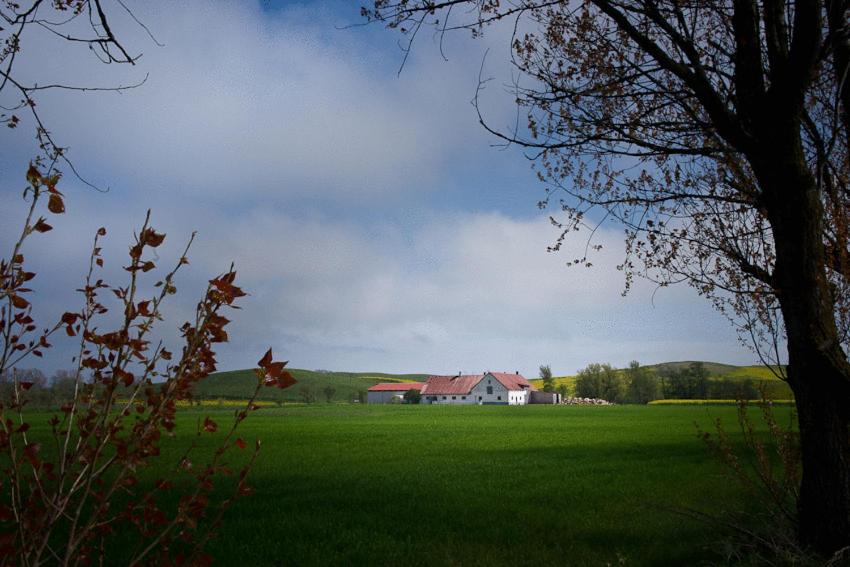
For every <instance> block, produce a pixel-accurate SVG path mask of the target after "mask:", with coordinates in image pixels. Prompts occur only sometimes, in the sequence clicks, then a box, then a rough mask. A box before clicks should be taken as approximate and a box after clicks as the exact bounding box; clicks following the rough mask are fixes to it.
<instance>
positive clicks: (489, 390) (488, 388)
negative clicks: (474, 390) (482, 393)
mask: <svg viewBox="0 0 850 567" xmlns="http://www.w3.org/2000/svg"><path fill="white" fill-rule="evenodd" d="M487 393H488V394H492V393H493V386H487Z"/></svg>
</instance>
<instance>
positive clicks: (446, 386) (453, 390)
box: [422, 374, 484, 395]
mask: <svg viewBox="0 0 850 567" xmlns="http://www.w3.org/2000/svg"><path fill="white" fill-rule="evenodd" d="M482 378H484V375H483V374H467V375H464V376H428V380H427V381H426V382H425V388H423V389H422V393H423V394H431V395H435V394H441V395H447V394H468V393H469V392H471V391H472V389H473V388H474V387H475V385H476V384H478V382H480V381H481V379H482Z"/></svg>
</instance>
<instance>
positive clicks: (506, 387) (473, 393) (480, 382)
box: [420, 372, 535, 406]
mask: <svg viewBox="0 0 850 567" xmlns="http://www.w3.org/2000/svg"><path fill="white" fill-rule="evenodd" d="M533 391H535V389H534V386H532V385H531V384H530V383H529V382H528V380H526V379H525V377H524V376H523V375H522V374H520V373H519V372H516V373H515V374H509V373H506V372H485V373H484V374H466V375H463V374H458V375H457V376H429V377H428V380H426V381H425V387H424V388H422V401H421V402H420V403H423V404H458V405H459V404H478V405H511V406H523V405H525V404H527V403H529V394H530V393H531V392H533Z"/></svg>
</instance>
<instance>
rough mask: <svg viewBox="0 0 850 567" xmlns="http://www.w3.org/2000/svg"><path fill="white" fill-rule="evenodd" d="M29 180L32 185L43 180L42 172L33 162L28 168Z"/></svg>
mask: <svg viewBox="0 0 850 567" xmlns="http://www.w3.org/2000/svg"><path fill="white" fill-rule="evenodd" d="M27 181H29V183H30V185H37V184H38V183H40V182H41V173H40V172H39V171H38V169H37V168H36V167H35V166H34V165H33V164H30V168H29V169H28V170H27Z"/></svg>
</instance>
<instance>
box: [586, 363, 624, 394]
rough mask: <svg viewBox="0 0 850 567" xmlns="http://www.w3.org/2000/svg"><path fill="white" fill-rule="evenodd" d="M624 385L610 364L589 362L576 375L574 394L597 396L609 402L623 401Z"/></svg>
mask: <svg viewBox="0 0 850 567" xmlns="http://www.w3.org/2000/svg"><path fill="white" fill-rule="evenodd" d="M624 393H625V385H624V384H623V380H622V378H621V377H620V374H619V373H618V372H617V370H616V369H615V368H614V367H612V366H611V365H610V364H608V363H605V364H599V363H595V362H594V363H591V364H588V365H587V367H585V368H583V369H582V370H579V372H578V375H577V376H576V396H578V397H580V398H599V399H603V400H607V401H609V402H614V403H619V402H622V401H623V396H624Z"/></svg>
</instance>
